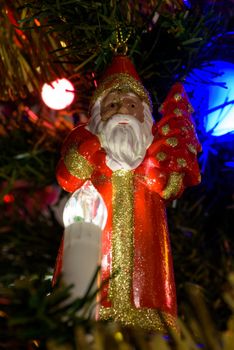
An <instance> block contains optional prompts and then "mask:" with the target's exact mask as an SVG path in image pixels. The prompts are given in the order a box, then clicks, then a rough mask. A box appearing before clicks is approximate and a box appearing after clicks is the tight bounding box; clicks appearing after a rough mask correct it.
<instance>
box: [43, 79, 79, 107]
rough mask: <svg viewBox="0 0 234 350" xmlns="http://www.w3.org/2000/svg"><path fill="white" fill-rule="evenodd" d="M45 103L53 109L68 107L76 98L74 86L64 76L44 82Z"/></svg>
mask: <svg viewBox="0 0 234 350" xmlns="http://www.w3.org/2000/svg"><path fill="white" fill-rule="evenodd" d="M41 96H42V99H43V101H44V103H45V104H46V105H47V106H48V107H49V108H51V109H55V110H61V109H64V108H66V107H68V106H69V105H70V104H71V103H72V102H73V100H74V97H75V93H74V86H73V85H72V83H71V82H70V81H69V80H67V79H65V78H63V79H57V80H55V81H53V82H52V83H51V84H44V85H43V87H42V91H41Z"/></svg>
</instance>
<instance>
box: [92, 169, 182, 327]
mask: <svg viewBox="0 0 234 350" xmlns="http://www.w3.org/2000/svg"><path fill="white" fill-rule="evenodd" d="M133 176H134V174H133V172H132V171H126V170H117V171H115V172H114V173H113V174H112V185H113V198H112V204H113V232H112V275H113V274H114V276H115V277H114V278H113V279H111V281H110V282H111V283H110V284H111V285H110V293H109V296H110V299H111V302H112V306H111V307H108V308H106V307H103V306H102V307H101V308H100V310H99V317H100V319H101V320H114V321H115V322H121V323H122V324H123V325H125V326H135V327H141V328H144V329H148V330H155V331H156V330H157V331H166V330H167V327H172V328H174V329H176V328H177V325H176V318H175V317H174V316H171V315H169V314H167V313H165V312H160V311H159V310H156V309H148V308H140V309H139V308H136V307H134V306H133V304H132V302H131V289H132V272H133V256H134V241H133V234H134V232H133V228H134V217H133V214H134V211H133V195H134V186H133Z"/></svg>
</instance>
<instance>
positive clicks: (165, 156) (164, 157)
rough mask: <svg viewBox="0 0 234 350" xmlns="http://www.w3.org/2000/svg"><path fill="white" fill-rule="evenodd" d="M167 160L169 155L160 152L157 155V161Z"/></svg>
mask: <svg viewBox="0 0 234 350" xmlns="http://www.w3.org/2000/svg"><path fill="white" fill-rule="evenodd" d="M166 158H167V155H166V153H164V152H158V153H157V154H156V159H157V160H159V161H160V162H161V161H163V160H165V159H166Z"/></svg>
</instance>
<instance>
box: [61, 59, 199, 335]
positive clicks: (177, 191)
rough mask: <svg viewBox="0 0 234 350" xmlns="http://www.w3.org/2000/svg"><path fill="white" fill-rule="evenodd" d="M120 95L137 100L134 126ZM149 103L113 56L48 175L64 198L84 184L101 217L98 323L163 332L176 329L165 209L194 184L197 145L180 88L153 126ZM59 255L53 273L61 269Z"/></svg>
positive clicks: (128, 66)
mask: <svg viewBox="0 0 234 350" xmlns="http://www.w3.org/2000/svg"><path fill="white" fill-rule="evenodd" d="M113 92H114V93H113ZM124 93H126V96H129V95H128V94H129V93H130V96H131V95H132V94H133V95H134V96H137V97H138V98H139V99H140V100H141V103H142V106H143V107H144V108H142V113H143V115H142V120H141V118H138V119H139V120H137V118H135V115H136V114H134V112H132V113H131V112H129V111H128V115H125V114H123V112H122V109H121V108H122V106H123V101H122V95H123V94H124ZM110 96H111V97H112V96H113V100H111V97H110ZM107 97H108V98H110V102H108V103H109V108H110V109H114V110H116V111H117V113H116V115H113V114H112V113H110V114H109V115H110V116H111V117H110V118H108V119H106V120H104V119H103V115H102V103H103V101H105V102H106V101H107V100H106V98H107ZM108 101H109V100H108ZM149 101H150V100H149V98H148V94H147V92H146V90H145V89H144V87H143V85H142V83H141V82H140V78H139V76H138V74H137V73H136V71H135V68H134V66H133V65H132V63H131V61H130V60H129V59H128V58H127V57H125V56H116V57H114V59H113V65H111V66H110V67H108V69H107V72H106V74H105V75H104V78H103V80H102V82H101V84H100V85H99V86H98V89H97V92H96V95H94V99H93V101H92V110H91V112H92V116H91V119H90V122H89V124H88V126H87V125H80V126H78V127H77V128H75V129H74V130H73V131H72V132H71V134H70V135H69V136H68V137H67V139H66V140H65V142H64V145H63V148H62V157H61V160H60V162H59V164H58V167H57V171H56V174H57V179H58V182H59V184H60V185H61V186H62V187H63V189H65V190H66V191H70V192H74V191H76V190H77V189H79V188H82V186H83V185H84V184H85V183H86V181H87V180H88V181H90V182H91V183H92V185H93V186H94V187H95V189H96V190H97V191H98V193H99V194H100V195H101V197H102V199H103V201H104V203H105V206H106V208H107V211H108V217H107V222H106V225H105V227H104V229H102V249H101V256H102V261H101V279H102V282H103V288H102V292H101V296H100V300H101V301H100V310H99V317H100V318H101V319H104V320H105V319H110V318H111V319H114V320H115V321H120V322H122V323H123V324H125V325H133V326H137V327H143V328H146V329H151V330H164V331H165V327H167V326H172V327H176V313H177V305H176V292H175V284H174V276H173V266H172V256H171V251H170V243H169V234H168V227H167V220H166V211H165V203H166V202H167V201H169V200H173V199H175V198H178V197H179V196H180V195H181V194H182V193H183V190H184V188H185V187H186V186H191V185H195V184H198V183H199V181H200V174H199V168H198V164H197V160H196V154H197V152H198V151H199V150H200V144H199V142H198V140H197V138H196V134H195V131H194V126H193V122H192V120H191V111H192V109H191V106H190V104H189V101H188V98H187V95H186V93H185V91H184V88H183V86H182V85H181V84H176V85H175V86H174V87H173V88H172V89H171V91H170V92H169V94H168V97H167V98H166V100H165V102H164V104H163V105H162V109H161V110H162V114H163V117H162V119H161V121H160V122H159V123H157V124H156V125H154V126H153V127H152V124H153V121H152V116H151V114H150V102H149ZM108 103H107V105H108ZM105 107H106V105H105ZM107 107H108V106H107ZM128 107H129V106H128ZM129 108H130V107H129ZM132 108H133V110H134V108H135V106H134V105H133V106H132ZM98 111H100V113H98ZM120 124H121V125H120ZM119 125H120V126H119ZM134 128H135V129H134ZM112 129H113V130H114V132H113V134H108V133H109V132H111V131H110V130H112ZM132 129H133V130H134V131H133V134H131V132H132ZM138 130H140V131H139V133H137V131H138ZM116 134H117V135H119V138H118V137H116ZM108 135H109V138H108ZM128 135H131V136H130V137H128ZM133 135H134V136H133ZM142 135H144V137H143V136H142ZM134 137H135V139H134ZM107 140H110V143H109V144H108V142H107ZM113 140H114V141H113ZM135 140H137V142H135ZM144 142H145V143H144ZM141 143H142V144H143V145H144V147H143V151H144V152H143V153H142V152H140V151H139V150H141V149H142V148H141V147H140V146H141ZM135 149H136V151H134V150H135ZM134 152H135V153H134ZM132 153H133V156H132ZM122 154H123V156H122ZM121 156H122V158H121ZM131 156H132V158H131ZM64 238H65V241H66V232H65V236H64ZM81 243H82V242H81ZM65 246H66V242H65V244H64V247H65ZM63 249H65V248H63V247H61V249H60V255H59V257H58V265H57V267H58V268H57V269H56V275H57V274H59V273H60V271H59V268H62V257H63V254H64V251H63ZM87 259H88V257H87ZM79 273H82V271H79V272H78V273H77V281H78V280H79ZM162 316H163V317H162Z"/></svg>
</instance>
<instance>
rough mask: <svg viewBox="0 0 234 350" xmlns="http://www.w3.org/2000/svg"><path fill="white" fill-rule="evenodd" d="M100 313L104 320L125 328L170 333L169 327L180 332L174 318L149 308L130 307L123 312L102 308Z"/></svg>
mask: <svg viewBox="0 0 234 350" xmlns="http://www.w3.org/2000/svg"><path fill="white" fill-rule="evenodd" d="M99 312H100V318H101V319H102V320H105V321H111V320H114V321H115V322H120V323H122V324H123V325H125V326H134V327H140V328H144V329H147V330H151V331H161V332H166V331H168V327H170V328H173V329H175V330H178V325H177V320H176V318H175V317H174V316H172V315H170V314H167V313H165V312H160V311H157V310H152V309H147V308H144V309H137V308H133V307H130V306H128V307H126V308H124V309H123V310H119V309H118V308H104V307H101V308H100V311H99Z"/></svg>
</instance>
